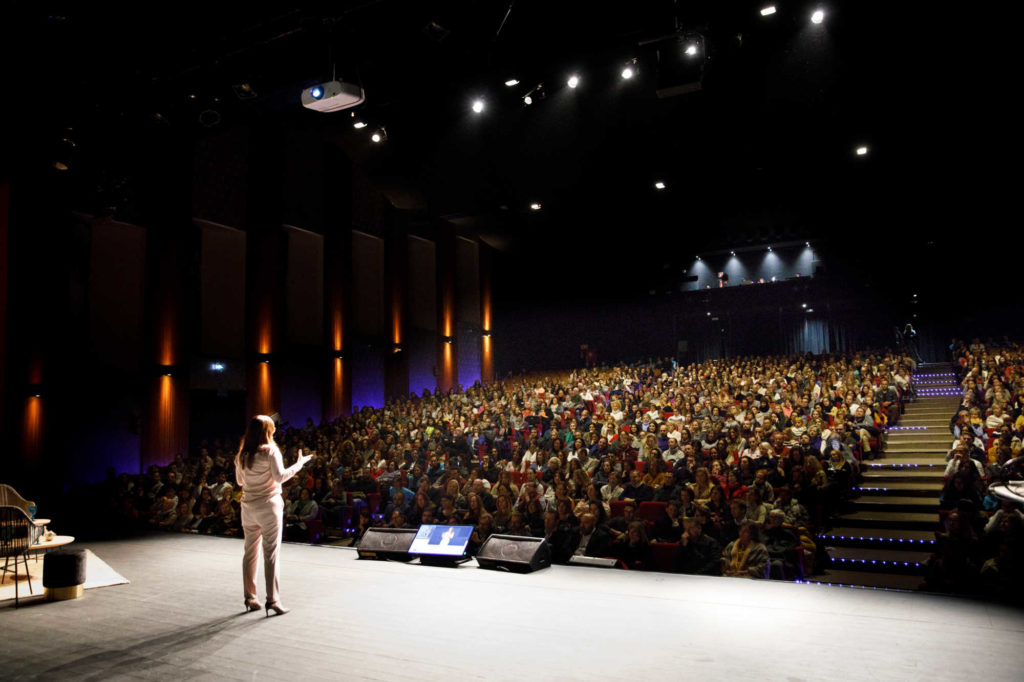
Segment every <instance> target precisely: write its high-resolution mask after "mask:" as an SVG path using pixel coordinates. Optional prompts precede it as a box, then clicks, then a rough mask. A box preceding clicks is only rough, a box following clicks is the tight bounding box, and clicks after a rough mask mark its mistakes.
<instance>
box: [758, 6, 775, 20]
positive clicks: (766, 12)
mask: <svg viewBox="0 0 1024 682" xmlns="http://www.w3.org/2000/svg"><path fill="white" fill-rule="evenodd" d="M772 14H775V5H769V6H767V7H765V8H764V9H762V10H761V16H762V17H767V16H771V15H772Z"/></svg>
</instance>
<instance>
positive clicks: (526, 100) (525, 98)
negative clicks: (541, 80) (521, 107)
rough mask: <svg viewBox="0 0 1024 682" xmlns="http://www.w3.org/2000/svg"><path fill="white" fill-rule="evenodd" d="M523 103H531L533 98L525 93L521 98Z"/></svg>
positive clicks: (528, 104)
mask: <svg viewBox="0 0 1024 682" xmlns="http://www.w3.org/2000/svg"><path fill="white" fill-rule="evenodd" d="M523 104H525V105H526V106H530V105H531V104H533V98H532V97H530V96H529V95H527V96H526V97H524V98H523Z"/></svg>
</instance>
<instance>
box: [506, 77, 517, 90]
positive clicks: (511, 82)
mask: <svg viewBox="0 0 1024 682" xmlns="http://www.w3.org/2000/svg"><path fill="white" fill-rule="evenodd" d="M517 85H519V81H517V80H516V79H515V78H509V79H508V80H507V81H505V86H506V87H509V88H513V87H515V86H517Z"/></svg>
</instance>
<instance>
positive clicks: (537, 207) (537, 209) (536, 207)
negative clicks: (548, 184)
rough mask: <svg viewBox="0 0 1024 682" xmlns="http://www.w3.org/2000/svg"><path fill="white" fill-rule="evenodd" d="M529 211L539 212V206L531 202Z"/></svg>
mask: <svg viewBox="0 0 1024 682" xmlns="http://www.w3.org/2000/svg"><path fill="white" fill-rule="evenodd" d="M530 210H531V211H539V210H540V204H538V203H537V202H533V203H532V204H530Z"/></svg>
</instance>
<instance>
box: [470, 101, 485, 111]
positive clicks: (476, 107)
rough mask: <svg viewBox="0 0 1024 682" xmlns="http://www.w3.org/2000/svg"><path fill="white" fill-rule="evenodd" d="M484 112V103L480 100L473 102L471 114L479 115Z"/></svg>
mask: <svg viewBox="0 0 1024 682" xmlns="http://www.w3.org/2000/svg"><path fill="white" fill-rule="evenodd" d="M483 110H484V101H483V100H482V99H478V100H474V101H473V113H475V114H479V113H481V112H483Z"/></svg>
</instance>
